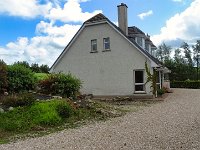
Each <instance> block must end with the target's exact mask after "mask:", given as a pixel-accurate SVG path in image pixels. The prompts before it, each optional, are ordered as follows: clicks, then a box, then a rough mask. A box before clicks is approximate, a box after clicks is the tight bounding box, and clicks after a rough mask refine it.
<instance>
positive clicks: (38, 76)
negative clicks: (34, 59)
mask: <svg viewBox="0 0 200 150" xmlns="http://www.w3.org/2000/svg"><path fill="white" fill-rule="evenodd" d="M34 76H35V77H36V79H37V80H38V81H41V80H44V79H46V78H47V77H48V74H47V73H35V74H34Z"/></svg>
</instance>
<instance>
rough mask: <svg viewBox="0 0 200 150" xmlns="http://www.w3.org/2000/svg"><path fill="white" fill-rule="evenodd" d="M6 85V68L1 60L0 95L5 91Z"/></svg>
mask: <svg viewBox="0 0 200 150" xmlns="http://www.w3.org/2000/svg"><path fill="white" fill-rule="evenodd" d="M7 85H8V82H7V66H6V63H4V61H3V60H0V95H1V94H2V93H3V92H4V91H5V90H6V88H7Z"/></svg>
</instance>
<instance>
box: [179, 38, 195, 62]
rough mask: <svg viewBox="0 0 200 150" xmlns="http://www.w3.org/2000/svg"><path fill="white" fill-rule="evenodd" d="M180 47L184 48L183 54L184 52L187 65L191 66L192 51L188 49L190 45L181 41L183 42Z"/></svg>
mask: <svg viewBox="0 0 200 150" xmlns="http://www.w3.org/2000/svg"><path fill="white" fill-rule="evenodd" d="M181 48H183V50H184V54H185V58H186V61H187V64H188V65H189V66H193V62H192V52H191V50H190V46H189V45H188V44H187V43H186V42H183V44H182V45H181Z"/></svg>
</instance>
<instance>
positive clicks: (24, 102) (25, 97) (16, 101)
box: [2, 93, 36, 107]
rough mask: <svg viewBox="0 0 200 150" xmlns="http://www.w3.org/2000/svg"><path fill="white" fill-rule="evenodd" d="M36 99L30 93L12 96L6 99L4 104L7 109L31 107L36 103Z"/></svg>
mask: <svg viewBox="0 0 200 150" xmlns="http://www.w3.org/2000/svg"><path fill="white" fill-rule="evenodd" d="M35 100H36V99H35V97H34V96H33V95H32V94H30V93H24V94H20V95H19V94H18V95H16V94H15V95H14V94H13V95H10V96H6V97H4V99H3V101H2V104H3V105H4V106H6V107H18V106H30V105H32V104H33V103H34V102H35Z"/></svg>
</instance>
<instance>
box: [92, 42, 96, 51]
mask: <svg viewBox="0 0 200 150" xmlns="http://www.w3.org/2000/svg"><path fill="white" fill-rule="evenodd" d="M91 51H97V40H96V39H94V40H91Z"/></svg>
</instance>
